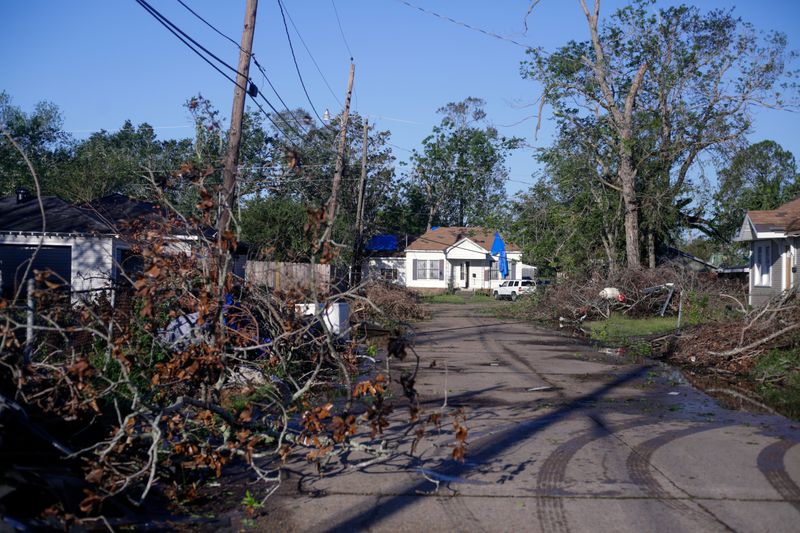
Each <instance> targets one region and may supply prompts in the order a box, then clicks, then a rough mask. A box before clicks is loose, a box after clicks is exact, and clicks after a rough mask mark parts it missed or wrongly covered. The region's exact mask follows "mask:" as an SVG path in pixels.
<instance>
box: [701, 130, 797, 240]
mask: <svg viewBox="0 0 800 533" xmlns="http://www.w3.org/2000/svg"><path fill="white" fill-rule="evenodd" d="M798 178H800V175H798V172H797V162H796V161H795V158H794V155H792V153H791V152H789V151H788V150H784V149H783V148H782V147H781V145H779V144H778V143H776V142H775V141H770V140H767V141H761V142H759V143H756V144H753V145H750V146H747V147H746V148H743V149H742V150H740V151H738V152H737V153H736V154H735V155H734V157H733V158H732V159H731V162H730V164H729V165H728V166H727V167H726V168H725V169H723V170H721V171H720V173H719V176H718V179H719V189H718V190H717V192H716V193H715V194H714V220H715V223H716V226H717V228H718V230H719V234H720V237H721V238H722V239H724V241H727V242H730V241H731V239H733V237H734V236H735V235H736V233H737V232H738V230H739V228H740V227H741V225H742V221H743V220H744V216H745V213H747V211H750V210H768V209H775V208H777V207H779V206H780V205H781V204H784V203H786V202H788V201H789V200H792V199H793V198H796V197H797V196H798V195H800V180H799V179H798Z"/></svg>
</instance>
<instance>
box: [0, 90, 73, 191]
mask: <svg viewBox="0 0 800 533" xmlns="http://www.w3.org/2000/svg"><path fill="white" fill-rule="evenodd" d="M62 124H63V119H62V116H61V112H60V111H59V109H58V107H57V106H56V105H55V104H51V103H48V102H39V103H38V104H36V106H35V107H34V109H33V111H32V112H31V113H26V112H24V111H22V110H21V109H20V108H19V107H17V106H14V105H12V100H11V97H10V96H9V95H8V93H6V92H5V91H3V92H0V129H2V130H3V131H5V132H8V133H9V134H10V135H11V136H12V137H13V138H14V140H15V141H16V142H17V144H19V146H20V147H21V148H22V150H23V151H24V152H25V154H26V155H27V157H28V159H29V160H30V161H31V163H32V165H33V167H34V170H36V174H37V176H38V178H39V182H40V183H39V184H40V186H41V187H42V188H43V189H44V191H45V192H47V191H48V189H49V188H50V187H51V186H52V185H53V183H54V182H55V181H56V176H57V171H58V167H59V165H60V164H61V163H62V162H63V161H65V160H66V159H67V158H68V157H69V148H70V144H71V138H70V136H69V135H68V134H67V133H65V132H64V131H63V129H62ZM18 187H26V188H29V189H31V190H33V178H32V177H31V174H30V171H29V170H28V167H27V165H26V164H25V161H24V160H23V159H22V157H21V156H20V154H19V152H18V151H17V150H16V149H15V148H14V147H13V146H12V145H11V143H10V142H9V141H8V139H7V138H6V136H5V135H4V134H0V196H6V195H8V194H11V193H13V192H14V190H15V189H17V188H18Z"/></svg>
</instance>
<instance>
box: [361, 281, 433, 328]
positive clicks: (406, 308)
mask: <svg viewBox="0 0 800 533" xmlns="http://www.w3.org/2000/svg"><path fill="white" fill-rule="evenodd" d="M364 296H366V298H367V300H368V302H369V303H361V304H359V303H358V301H356V302H354V305H355V306H356V307H355V309H354V313H353V314H354V316H355V318H356V319H358V320H362V321H377V322H383V321H386V320H387V319H388V320H390V321H394V322H402V321H406V320H425V319H426V318H429V317H430V313H429V311H428V310H427V309H426V308H425V306H424V305H422V303H421V301H420V298H419V295H418V294H417V293H415V292H414V291H411V290H409V289H406V288H405V287H403V286H401V285H397V284H395V283H387V282H384V281H381V280H369V281H367V282H366V283H365V284H364Z"/></svg>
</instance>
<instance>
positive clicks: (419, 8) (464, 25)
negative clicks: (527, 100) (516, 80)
mask: <svg viewBox="0 0 800 533" xmlns="http://www.w3.org/2000/svg"><path fill="white" fill-rule="evenodd" d="M395 1H397V2H400V3H401V4H404V5H406V6H408V7H410V8H412V9H416V10H418V11H421V12H423V13H425V14H427V15H432V16H434V17H437V18H439V19H442V20H445V21H447V22H450V23H453V24H455V25H457V26H462V27H464V28H467V29H469V30H472V31H476V32H478V33H482V34H484V35H487V36H489V37H492V38H494V39H499V40H501V41H506V42H509V43H511V44H515V45H517V46H519V47H522V48H525V49H526V50H532V49H533V47H532V46H529V45H527V44H522V43H521V42H518V41H515V40H514V39H511V38H509V37H505V36H504V35H499V34H497V33H494V32H492V31H488V30H484V29H482V28H478V27H476V26H472V25H470V24H467V23H466V22H461V21H460V20H456V19H453V18H450V17H448V16H446V15H440V14H439V13H436V12H435V11H430V10H428V9H425V8H423V7H419V6H415V5H414V4H412V3H410V2H406V0H395Z"/></svg>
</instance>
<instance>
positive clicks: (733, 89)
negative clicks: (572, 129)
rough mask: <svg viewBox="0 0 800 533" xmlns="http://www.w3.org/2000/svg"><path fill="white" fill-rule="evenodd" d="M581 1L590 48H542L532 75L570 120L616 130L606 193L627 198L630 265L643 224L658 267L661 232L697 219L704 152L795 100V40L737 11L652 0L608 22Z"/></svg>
mask: <svg viewBox="0 0 800 533" xmlns="http://www.w3.org/2000/svg"><path fill="white" fill-rule="evenodd" d="M579 2H580V5H581V7H582V9H583V12H584V15H585V18H586V21H587V25H588V29H589V40H588V41H585V42H580V43H578V42H570V43H568V44H567V45H566V46H564V47H562V48H560V49H558V50H557V51H556V52H555V53H553V54H546V53H544V52H543V51H541V50H535V51H533V52H532V53H531V59H530V60H529V61H526V62H523V67H522V73H523V76H526V77H530V78H533V79H536V80H539V81H540V82H541V83H542V85H543V87H544V95H543V99H544V100H543V102H546V103H549V104H550V105H552V107H553V109H554V112H555V114H556V117H557V119H558V120H559V121H560V122H561V123H562V124H563V123H565V122H574V121H575V120H576V119H578V118H585V117H587V116H590V117H594V119H595V120H596V121H598V122H599V123H602V124H604V125H605V128H606V130H607V131H608V144H609V145H610V146H613V147H614V150H612V151H610V152H609V153H608V156H609V158H610V161H609V165H608V166H609V167H611V168H614V169H615V174H614V175H613V176H612V177H611V179H610V180H607V182H606V186H608V187H610V188H612V189H613V190H615V191H617V193H618V194H619V195H620V198H621V200H622V202H623V205H624V217H625V251H626V260H627V264H628V266H629V267H632V268H638V267H639V266H640V265H641V259H642V254H641V253H640V244H641V242H642V240H643V239H642V227H643V228H644V229H645V232H647V233H648V237H647V244H648V252H649V253H648V255H649V256H650V262H651V263H652V262H653V260H654V255H655V254H654V250H655V246H656V243H655V241H656V238H657V236H658V235H662V236H663V235H666V234H668V233H669V232H670V231H672V229H673V228H674V226H675V225H676V224H682V223H686V222H687V221H692V220H697V219H698V216H699V214H698V213H686V212H685V208H686V207H687V206H688V205H690V204H688V203H687V202H686V201H685V200H686V198H688V197H689V193H690V191H691V186H692V183H691V178H692V174H691V173H692V171H693V170H694V169H696V165H697V163H698V161H699V160H700V158H701V157H702V155H703V154H704V153H707V152H709V151H712V150H717V149H720V148H722V147H724V146H725V145H729V144H731V143H735V142H738V141H740V140H741V138H742V136H743V135H744V133H746V132H747V131H748V129H749V127H750V124H751V109H752V107H753V106H754V105H777V106H782V105H785V104H787V103H788V104H792V105H794V104H795V103H796V100H794V99H795V98H796V96H795V95H796V85H795V84H794V79H793V78H792V73H791V72H789V71H788V70H787V69H786V66H785V61H786V60H787V57H789V54H787V53H786V38H785V36H783V35H781V34H777V33H769V34H759V33H757V32H756V31H755V30H753V28H752V27H751V26H750V25H749V24H746V23H744V22H742V21H741V20H740V19H738V18H737V17H735V16H734V15H733V14H732V12H730V11H721V10H715V11H711V12H709V13H707V14H702V13H700V11H699V10H698V9H697V8H695V7H687V6H677V7H665V8H657V9H656V8H653V5H654V2H653V1H652V0H636V1H634V2H633V3H632V4H631V5H630V6H627V7H625V8H623V9H621V10H619V11H617V12H616V13H614V14H613V15H612V17H611V18H610V19H609V20H607V21H605V22H604V23H602V24H601V21H600V0H595V1H594V4H593V6H592V9H590V8H589V6H588V5H587V2H586V0H579ZM783 82H788V83H789V91H790V95H791V98H792V100H791V101H790V102H786V101H784V100H783V98H782V97H781V94H780V92H779V89H781V90H785V88H784V87H782V84H783Z"/></svg>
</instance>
